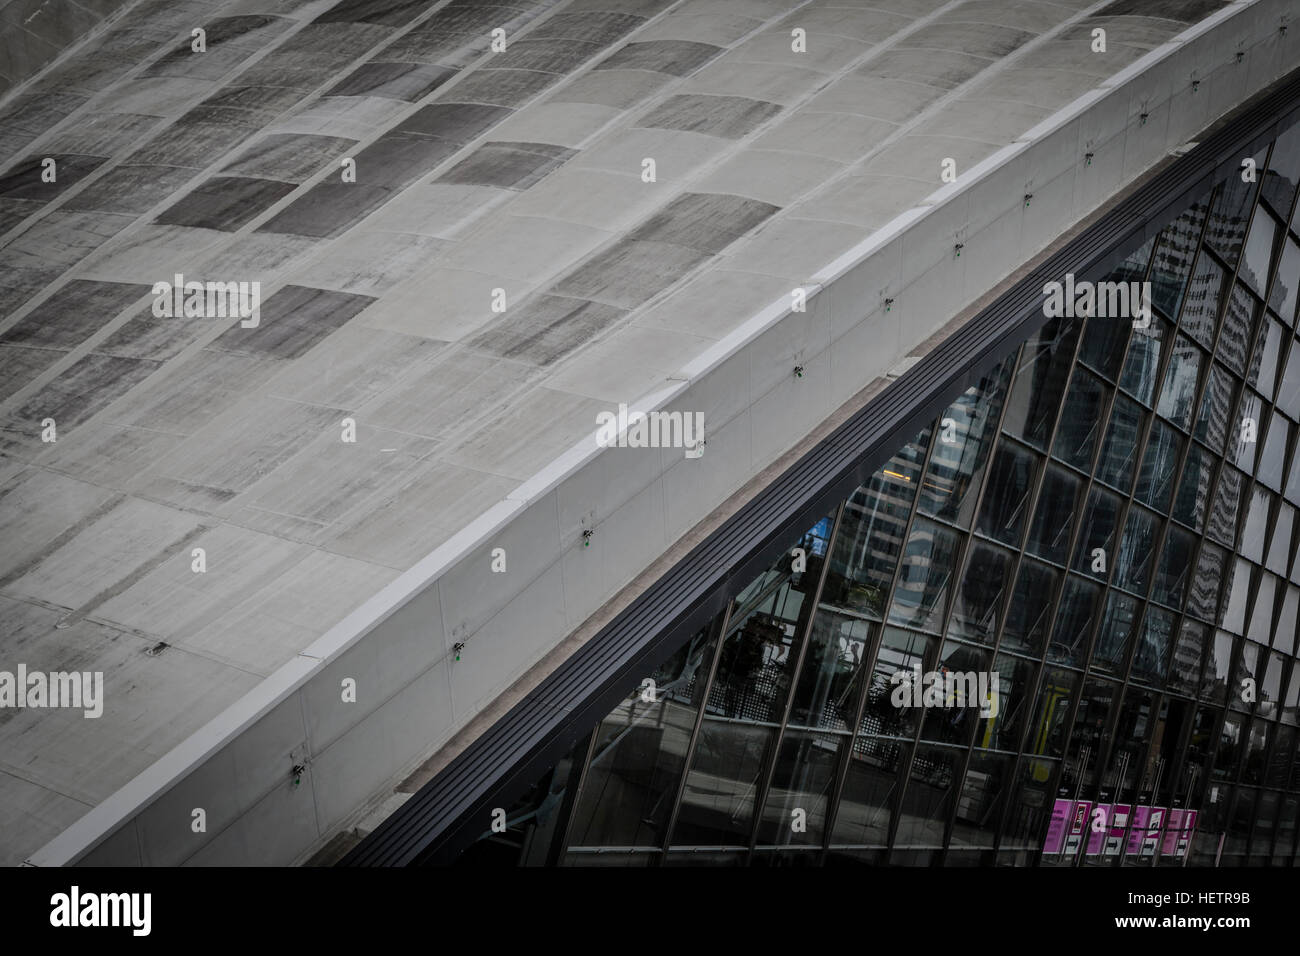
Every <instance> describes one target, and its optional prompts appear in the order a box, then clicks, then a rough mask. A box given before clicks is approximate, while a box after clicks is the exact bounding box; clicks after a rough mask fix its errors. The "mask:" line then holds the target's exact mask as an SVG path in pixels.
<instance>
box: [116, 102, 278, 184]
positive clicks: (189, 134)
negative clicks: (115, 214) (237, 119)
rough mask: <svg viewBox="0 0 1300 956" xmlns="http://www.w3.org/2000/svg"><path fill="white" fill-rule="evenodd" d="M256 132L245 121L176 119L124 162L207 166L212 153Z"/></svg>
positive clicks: (245, 139)
mask: <svg viewBox="0 0 1300 956" xmlns="http://www.w3.org/2000/svg"><path fill="white" fill-rule="evenodd" d="M250 115H251V114H250ZM256 133H257V127H255V126H250V125H248V124H244V123H240V124H235V123H203V122H185V123H180V122H178V123H175V124H173V125H171V126H169V127H167V128H166V129H164V130H162V131H161V132H159V133H158V134H157V135H155V136H153V137H152V138H151V139H149V140H148V141H147V142H145V143H144V144H143V145H142V146H141V147H140V148H139V149H137V150H136V151H135V152H133V153H131V154H130V155H129V156H128V157H127V159H126V162H128V163H136V164H141V165H145V164H159V165H167V166H184V167H187V168H188V169H191V170H199V169H206V168H207V166H208V165H209V164H210V163H211V162H212V160H213V157H214V156H218V157H219V156H224V155H225V154H226V152H227V150H229V149H231V147H232V146H233V147H236V148H237V147H238V146H239V145H240V144H241V143H243V142H245V141H247V140H249V139H251V138H252V137H253V136H254V135H255V134H256Z"/></svg>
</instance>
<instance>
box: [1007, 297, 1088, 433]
mask: <svg viewBox="0 0 1300 956" xmlns="http://www.w3.org/2000/svg"><path fill="white" fill-rule="evenodd" d="M1079 329H1080V324H1079V322H1078V321H1076V320H1074V319H1066V318H1061V319H1052V320H1051V321H1049V322H1048V323H1047V324H1046V325H1045V326H1043V327H1042V329H1040V330H1039V331H1038V333H1037V334H1036V335H1035V336H1034V337H1033V338H1031V339H1030V340H1029V341H1028V342H1026V343H1025V347H1024V350H1023V351H1022V352H1021V354H1020V364H1019V365H1018V366H1017V369H1016V380H1015V384H1014V385H1013V386H1012V391H1011V398H1010V400H1009V401H1008V402H1007V411H1006V416H1005V419H1004V421H1003V426H1002V427H1003V429H1004V430H1005V431H1006V432H1007V433H1008V434H1011V435H1014V436H1016V437H1017V438H1020V439H1022V440H1024V441H1026V442H1028V443H1029V444H1030V445H1033V446H1034V447H1035V448H1037V449H1039V450H1040V451H1046V450H1047V441H1048V438H1049V437H1050V436H1051V433H1052V426H1053V425H1054V424H1055V423H1056V413H1057V410H1058V409H1059V408H1060V407H1061V396H1062V394H1064V392H1065V385H1066V381H1067V376H1068V374H1069V370H1070V365H1071V363H1072V362H1073V361H1074V347H1075V344H1076V342H1077V341H1078V338H1079Z"/></svg>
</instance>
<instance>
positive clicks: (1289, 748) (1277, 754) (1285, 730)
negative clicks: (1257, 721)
mask: <svg viewBox="0 0 1300 956" xmlns="http://www.w3.org/2000/svg"><path fill="white" fill-rule="evenodd" d="M1295 747H1296V731H1295V728H1294V727H1287V726H1286V725H1280V726H1279V727H1278V728H1277V729H1276V730H1275V731H1274V732H1273V749H1272V750H1271V751H1269V755H1268V761H1267V767H1266V769H1265V771H1264V786H1266V787H1277V788H1279V789H1285V788H1286V783H1287V771H1288V769H1289V768H1290V764H1291V758H1292V756H1293V755H1294V754H1295V752H1296V749H1295Z"/></svg>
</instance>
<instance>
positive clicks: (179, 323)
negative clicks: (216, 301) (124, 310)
mask: <svg viewBox="0 0 1300 956" xmlns="http://www.w3.org/2000/svg"><path fill="white" fill-rule="evenodd" d="M210 330H211V326H210V325H208V324H207V323H205V322H202V321H200V320H196V319H185V318H170V319H169V318H161V319H159V318H155V317H154V315H153V310H152V309H151V308H145V309H143V310H141V311H140V312H139V313H138V314H136V315H133V316H131V318H130V319H128V320H127V321H126V322H125V323H124V324H123V325H122V327H121V328H119V329H118V330H117V331H115V332H114V333H113V334H112V335H110V336H109V337H108V338H106V339H105V340H104V341H103V342H101V343H100V344H99V345H98V346H96V348H95V351H96V352H98V353H99V354H102V355H111V356H114V357H116V358H130V359H149V360H150V361H154V362H164V361H166V360H167V359H169V358H173V357H175V356H176V355H178V354H180V352H181V351H182V350H183V349H184V348H185V347H186V346H188V345H191V344H192V343H194V342H197V341H198V340H199V339H200V338H202V337H203V336H204V335H205V334H206V333H208V332H209V331H210Z"/></svg>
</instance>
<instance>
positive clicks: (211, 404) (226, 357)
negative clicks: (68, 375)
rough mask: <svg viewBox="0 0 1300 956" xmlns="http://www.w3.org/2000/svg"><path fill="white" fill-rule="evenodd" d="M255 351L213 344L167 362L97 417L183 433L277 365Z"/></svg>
mask: <svg viewBox="0 0 1300 956" xmlns="http://www.w3.org/2000/svg"><path fill="white" fill-rule="evenodd" d="M282 364H283V363H281V362H279V361H277V360H275V359H270V358H265V357H261V356H251V355H240V354H235V353H233V352H221V351H217V350H215V349H213V350H204V351H202V352H201V353H199V354H197V355H192V356H190V357H189V358H186V359H183V360H181V361H180V362H179V363H173V364H171V365H169V366H167V367H166V369H165V371H164V372H163V373H162V374H160V375H158V376H157V377H156V378H155V379H153V380H151V381H150V382H149V383H148V384H147V385H146V386H145V388H143V389H138V390H133V391H132V393H131V394H130V395H128V396H127V397H126V398H124V399H122V400H121V401H119V402H118V403H117V404H116V405H114V406H113V407H112V408H110V409H109V410H108V412H107V413H106V414H105V415H104V418H103V420H104V421H106V422H112V423H116V424H120V425H127V426H131V427H134V428H141V429H149V430H151V431H155V432H170V433H172V434H175V435H189V434H191V433H193V432H195V431H197V430H198V429H200V428H202V427H203V426H204V425H206V424H208V423H209V422H211V421H212V420H214V419H215V418H216V417H217V416H218V415H220V414H222V413H223V412H225V411H226V410H227V409H229V408H231V407H233V406H234V405H235V404H236V403H237V402H240V401H242V400H244V399H245V398H246V397H247V396H248V395H250V394H252V393H253V392H254V391H255V390H256V389H257V388H259V387H260V386H261V385H263V384H264V383H265V382H266V381H267V380H269V379H270V378H271V376H272V375H274V374H275V373H276V371H277V370H278V369H279V368H281V367H282Z"/></svg>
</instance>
